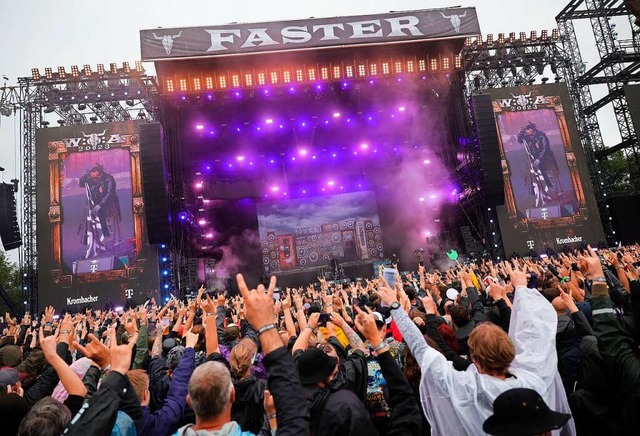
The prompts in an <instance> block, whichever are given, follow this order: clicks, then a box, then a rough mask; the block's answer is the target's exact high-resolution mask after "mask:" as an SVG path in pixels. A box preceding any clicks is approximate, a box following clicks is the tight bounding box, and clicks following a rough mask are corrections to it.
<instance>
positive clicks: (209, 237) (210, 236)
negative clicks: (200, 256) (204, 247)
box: [204, 232, 213, 239]
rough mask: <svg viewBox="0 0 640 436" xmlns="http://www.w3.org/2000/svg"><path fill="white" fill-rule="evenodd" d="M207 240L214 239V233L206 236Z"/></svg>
mask: <svg viewBox="0 0 640 436" xmlns="http://www.w3.org/2000/svg"><path fill="white" fill-rule="evenodd" d="M204 237H205V238H207V239H212V238H213V233H211V232H209V233H207V234H206V235H204Z"/></svg>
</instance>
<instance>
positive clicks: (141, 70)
mask: <svg viewBox="0 0 640 436" xmlns="http://www.w3.org/2000/svg"><path fill="white" fill-rule="evenodd" d="M136 71H137V72H138V73H140V74H142V73H144V67H143V66H142V61H136Z"/></svg>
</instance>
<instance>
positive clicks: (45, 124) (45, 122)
mask: <svg viewBox="0 0 640 436" xmlns="http://www.w3.org/2000/svg"><path fill="white" fill-rule="evenodd" d="M40 125H41V126H42V127H44V128H45V129H46V128H47V127H49V121H46V120H45V121H41V122H40Z"/></svg>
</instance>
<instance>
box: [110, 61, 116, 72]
mask: <svg viewBox="0 0 640 436" xmlns="http://www.w3.org/2000/svg"><path fill="white" fill-rule="evenodd" d="M109 70H110V72H111V74H118V64H116V63H115V62H111V63H110V64H109Z"/></svg>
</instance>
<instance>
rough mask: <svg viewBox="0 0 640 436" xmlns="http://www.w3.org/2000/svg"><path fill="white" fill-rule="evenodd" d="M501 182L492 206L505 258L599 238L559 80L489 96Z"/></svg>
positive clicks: (577, 142)
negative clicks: (500, 194) (500, 201)
mask: <svg viewBox="0 0 640 436" xmlns="http://www.w3.org/2000/svg"><path fill="white" fill-rule="evenodd" d="M489 94H490V95H491V100H492V105H493V113H494V117H495V123H496V126H497V129H498V144H482V147H492V146H493V147H499V149H500V158H501V164H502V174H503V179H504V193H505V203H504V206H499V207H498V208H497V212H498V219H499V223H500V230H501V233H502V238H503V241H504V248H505V252H506V253H507V254H511V253H513V252H517V253H519V254H526V253H528V252H529V250H531V249H533V250H535V251H536V252H538V253H541V252H544V250H545V249H547V248H551V249H553V250H558V249H561V248H562V247H563V246H565V245H566V246H570V247H576V246H578V245H580V244H582V243H584V244H587V243H590V244H596V243H597V242H599V241H604V240H605V238H604V232H603V230H602V223H601V222H600V215H599V213H598V209H597V206H596V201H595V197H594V195H593V189H592V186H591V181H590V177H589V172H588V169H587V165H586V162H585V159H584V151H583V149H582V146H581V144H580V137H579V134H578V129H577V126H576V122H575V116H574V113H573V108H572V105H571V100H570V98H569V94H568V92H567V88H566V86H565V85H564V84H563V83H556V84H548V85H533V86H522V87H517V88H500V89H492V90H490V91H489Z"/></svg>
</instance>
